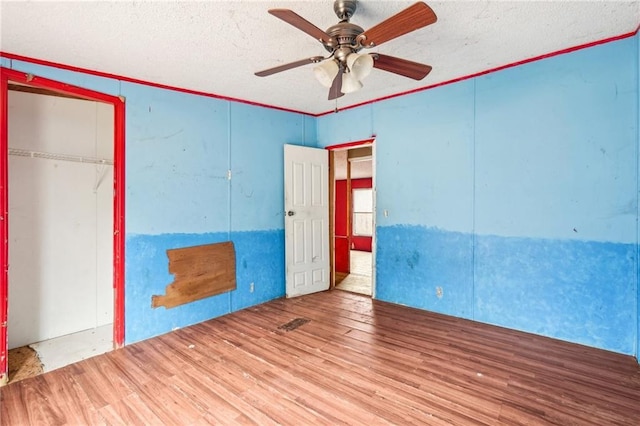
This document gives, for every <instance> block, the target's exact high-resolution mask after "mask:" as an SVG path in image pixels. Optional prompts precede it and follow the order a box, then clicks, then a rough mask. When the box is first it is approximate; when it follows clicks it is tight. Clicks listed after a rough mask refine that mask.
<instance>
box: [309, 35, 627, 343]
mask: <svg viewBox="0 0 640 426" xmlns="http://www.w3.org/2000/svg"><path fill="white" fill-rule="evenodd" d="M365 90H366V89H365ZM638 114H639V112H638V37H637V36H636V37H631V38H628V39H625V40H621V41H616V42H612V43H608V44H604V45H600V46H595V47H592V48H588V49H583V50H579V51H576V52H572V53H569V54H566V55H562V56H557V57H553V58H548V59H545V60H541V61H537V62H533V63H529V64H525V65H521V66H518V67H514V68H510V69H506V70H503V71H500V72H496V73H492V74H488V75H485V76H481V77H477V78H473V79H469V80H465V81H462V82H459V83H455V84H451V85H447V86H443V87H438V88H434V89H431V90H427V91H424V92H420V93H416V94H412V95H409V96H404V97H400V98H394V99H389V100H386V101H382V102H378V103H376V104H373V105H367V106H364V107H361V108H356V109H353V110H347V111H343V112H340V113H338V114H331V115H327V116H323V117H320V118H319V119H318V123H317V129H318V140H319V144H320V145H321V146H327V145H332V144H336V143H341V142H346V141H350V140H358V139H363V138H367V137H370V136H371V135H372V134H375V135H376V151H375V152H376V187H377V212H376V222H377V223H376V250H377V258H376V286H377V287H376V297H378V298H379V299H382V300H386V301H390V302H395V303H401V304H406V305H410V306H415V307H418V308H423V309H428V310H432V311H436V312H441V313H445V314H450V315H455V316H459V317H463V318H469V319H474V320H478V321H482V322H487V323H492V324H497V325H501V326H506V327H510V328H514V329H519V330H524V331H528V332H533V333H537V334H542V335H546V336H551V337H556V338H561V339H565V340H568V341H572V342H577V343H582V344H586V345H590V346H595V347H600V348H604V349H608V350H613V351H617V352H621V353H624V354H637V353H638V351H639V350H640V349H639V346H640V343H639V341H638V329H639V328H640V324H639V322H640V321H639V317H638V311H639V304H638V303H639V298H640V295H639V289H638V271H639V269H638V238H639V236H638V229H637V220H638V166H637V165H638V140H639V136H638V119H639V118H638V117H639V115H638ZM346 122H349V123H350V124H349V125H348V126H347V125H345V124H344V123H346ZM351 123H355V126H351Z"/></svg>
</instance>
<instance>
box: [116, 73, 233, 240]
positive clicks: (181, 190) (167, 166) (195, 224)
mask: <svg viewBox="0 0 640 426" xmlns="http://www.w3.org/2000/svg"><path fill="white" fill-rule="evenodd" d="M122 92H123V93H126V97H127V103H126V124H127V125H126V144H127V148H126V159H127V162H126V163H127V167H126V182H127V196H126V202H127V203H126V204H127V208H126V229H127V232H128V233H133V234H145V235H155V234H167V233H195V234H197V233H206V232H211V231H214V232H219V231H228V227H229V216H230V211H229V199H228V196H227V194H228V192H229V180H228V179H227V170H229V168H230V162H229V136H228V134H229V131H228V122H229V102H227V101H222V100H219V99H212V98H206V97H202V96H193V95H189V94H185V93H181V92H175V91H170V90H160V89H156V88H153V87H150V86H143V85H140V84H132V83H127V82H123V83H122Z"/></svg>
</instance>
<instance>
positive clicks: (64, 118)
mask: <svg viewBox="0 0 640 426" xmlns="http://www.w3.org/2000/svg"><path fill="white" fill-rule="evenodd" d="M1 82H2V91H1V93H2V109H1V119H2V134H3V136H2V144H1V145H2V146H1V150H0V151H1V153H0V156H1V157H2V165H3V167H2V175H1V176H0V181H1V183H2V185H1V187H2V197H1V200H2V209H1V210H0V211H1V212H2V219H3V221H2V222H3V223H2V240H4V241H5V243H4V244H3V245H2V253H1V254H2V256H1V257H2V259H1V260H2V265H3V266H4V268H3V269H2V274H1V276H0V278H1V282H0V296H5V297H0V317H1V318H0V320H1V321H2V323H3V324H4V327H3V328H2V330H1V332H2V333H1V334H2V335H1V336H0V338H1V340H0V385H1V384H6V383H7V382H8V381H9V380H12V378H11V377H9V366H10V365H12V364H13V365H12V367H14V368H13V370H16V368H15V367H16V361H18V368H20V367H21V366H20V365H19V364H20V361H21V360H22V359H23V358H22V357H24V361H22V362H26V363H28V364H27V365H23V366H22V367H25V368H26V369H25V370H24V371H23V372H22V373H20V372H19V371H17V370H16V371H15V373H20V375H23V376H24V375H26V376H27V377H28V376H29V375H34V374H37V373H38V372H46V371H50V370H54V369H56V368H59V367H62V366H64V365H68V364H70V363H73V362H77V361H80V360H82V359H85V358H88V357H91V356H94V355H98V354H100V353H104V352H108V351H110V350H112V349H114V348H117V347H120V346H122V344H123V343H124V277H123V266H124V265H123V262H122V259H123V254H124V240H123V235H124V215H123V212H124V191H123V189H124V101H123V99H121V98H118V97H114V96H109V95H104V94H101V93H97V92H93V91H89V90H86V89H82V88H78V87H74V86H69V85H66V84H63V83H59V82H55V81H51V80H47V79H42V78H39V77H35V76H32V75H26V74H23V73H18V72H15V71H12V70H7V69H4V68H3V69H2V80H1ZM7 237H8V238H7ZM38 363H39V364H40V365H38ZM31 367H33V368H34V371H28V370H29V369H30V368H31ZM38 369H39V370H40V371H38ZM14 375H15V374H14ZM18 378H21V377H18ZM12 381H13V380H12Z"/></svg>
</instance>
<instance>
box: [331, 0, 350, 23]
mask: <svg viewBox="0 0 640 426" xmlns="http://www.w3.org/2000/svg"><path fill="white" fill-rule="evenodd" d="M333 11H334V12H335V13H336V15H337V16H338V19H340V20H341V21H349V19H350V18H351V17H352V16H353V14H354V13H355V12H356V0H336V1H334V2H333Z"/></svg>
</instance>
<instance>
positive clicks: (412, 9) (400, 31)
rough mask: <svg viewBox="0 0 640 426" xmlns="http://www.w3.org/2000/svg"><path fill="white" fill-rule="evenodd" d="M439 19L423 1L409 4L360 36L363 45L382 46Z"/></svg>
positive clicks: (359, 39)
mask: <svg viewBox="0 0 640 426" xmlns="http://www.w3.org/2000/svg"><path fill="white" fill-rule="evenodd" d="M437 20H438V17H437V16H436V14H435V12H434V11H433V10H432V9H431V8H430V7H429V6H427V5H426V4H425V3H423V2H418V3H416V4H414V5H413V6H409V7H408V8H406V9H404V10H403V11H401V12H399V13H397V14H395V15H393V16H391V17H390V18H387V19H386V20H384V21H382V22H380V23H379V24H378V25H376V26H374V27H373V28H370V29H368V30H367V31H365V32H363V33H362V34H360V35H359V36H358V39H357V40H358V41H359V42H360V44H362V46H363V47H373V46H380V45H381V44H382V43H384V42H385V41H389V40H391V39H394V38H396V37H400V36H401V35H404V34H407V33H410V32H411V31H415V30H417V29H419V28H422V27H426V26H427V25H430V24H433V23H434V22H436V21H437Z"/></svg>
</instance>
